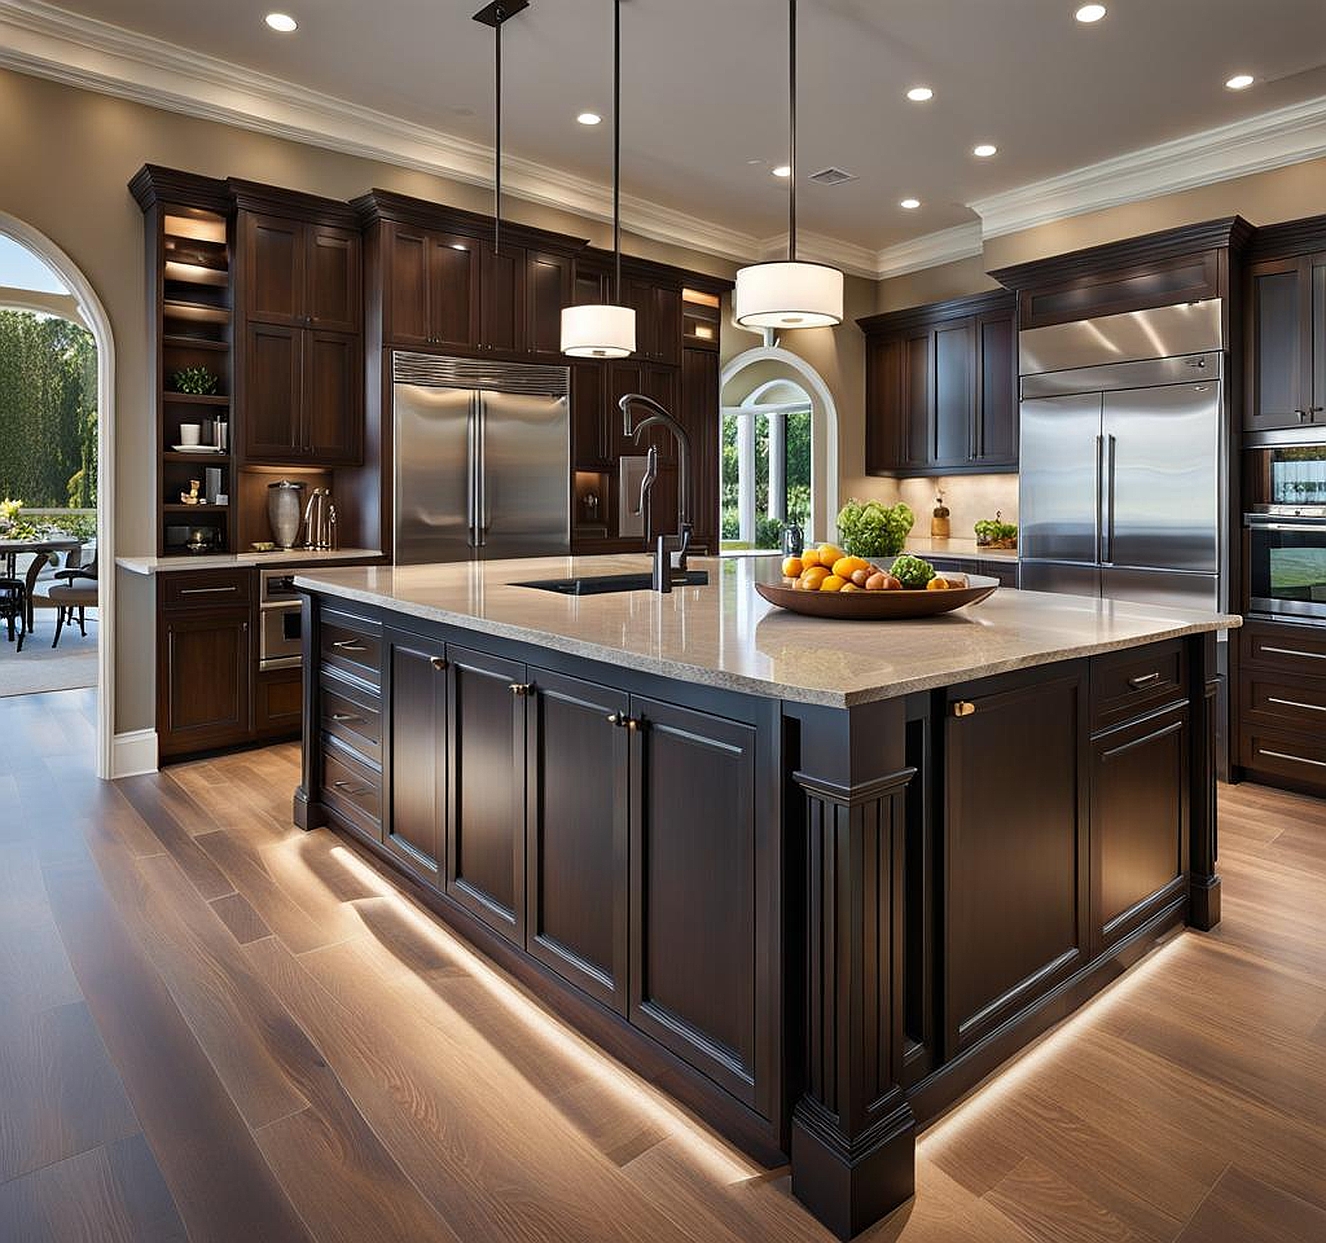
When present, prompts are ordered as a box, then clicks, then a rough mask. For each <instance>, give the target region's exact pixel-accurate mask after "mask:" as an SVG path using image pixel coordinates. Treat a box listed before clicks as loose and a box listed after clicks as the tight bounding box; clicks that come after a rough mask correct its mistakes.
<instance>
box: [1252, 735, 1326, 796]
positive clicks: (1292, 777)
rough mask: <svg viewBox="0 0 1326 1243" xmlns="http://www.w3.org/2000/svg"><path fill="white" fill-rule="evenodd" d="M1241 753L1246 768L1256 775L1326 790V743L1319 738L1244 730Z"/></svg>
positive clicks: (1325, 740)
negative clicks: (1270, 776)
mask: <svg viewBox="0 0 1326 1243" xmlns="http://www.w3.org/2000/svg"><path fill="white" fill-rule="evenodd" d="M1240 750H1241V752H1242V755H1241V759H1242V761H1243V766H1244V767H1245V768H1248V769H1252V770H1253V771H1254V772H1256V773H1266V774H1268V775H1272V776H1276V777H1283V778H1285V779H1287V780H1289V781H1294V782H1298V783H1299V784H1303V785H1315V786H1317V787H1320V788H1326V739H1323V738H1322V737H1321V736H1320V735H1318V737H1317V738H1313V739H1308V738H1304V737H1302V736H1301V735H1295V734H1281V733H1278V732H1275V731H1272V730H1261V729H1256V728H1253V729H1245V730H1244V731H1243V735H1242V745H1241V747H1240Z"/></svg>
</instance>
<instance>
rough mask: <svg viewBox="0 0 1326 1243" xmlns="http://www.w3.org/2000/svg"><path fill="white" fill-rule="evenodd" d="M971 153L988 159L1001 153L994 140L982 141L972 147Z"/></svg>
mask: <svg viewBox="0 0 1326 1243" xmlns="http://www.w3.org/2000/svg"><path fill="white" fill-rule="evenodd" d="M971 153H972V155H974V156H976V158H977V159H980V160H988V159H989V158H990V157H991V156H992V155H997V154H998V153H999V148H998V147H996V146H995V145H994V143H992V142H982V143H978V144H977V145H976V146H974V147H973V148H972V149H971Z"/></svg>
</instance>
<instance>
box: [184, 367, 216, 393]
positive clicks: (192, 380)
mask: <svg viewBox="0 0 1326 1243" xmlns="http://www.w3.org/2000/svg"><path fill="white" fill-rule="evenodd" d="M172 378H173V380H174V382H175V391H176V392H177V393H187V394H189V395H190V396H192V397H211V396H213V395H214V394H215V393H216V390H217V388H218V386H219V384H220V381H219V380H218V378H217V376H216V373H215V372H213V371H211V370H210V369H209V368H207V367H185V368H184V369H183V370H182V371H177V372H176V373H175V375H174V376H173V377H172Z"/></svg>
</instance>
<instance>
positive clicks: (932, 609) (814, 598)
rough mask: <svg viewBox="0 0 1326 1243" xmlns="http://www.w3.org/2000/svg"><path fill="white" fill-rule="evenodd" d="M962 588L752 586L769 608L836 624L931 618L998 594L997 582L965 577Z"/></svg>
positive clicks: (774, 584)
mask: <svg viewBox="0 0 1326 1243" xmlns="http://www.w3.org/2000/svg"><path fill="white" fill-rule="evenodd" d="M967 583H968V586H966V587H949V588H947V589H945V590H943V591H924V590H923V591H849V592H846V593H845V594H844V593H843V592H841V591H795V590H793V589H792V588H791V587H785V586H783V585H782V584H781V583H756V584H755V590H756V591H758V592H759V593H760V595H762V596H763V597H764V598H765V599H766V600H768V601H769V603H770V604H776V605H778V607H779V608H783V609H787V610H788V611H789V612H791V613H801V614H803V615H804V616H806V617H831V618H834V619H835V620H837V621H902V620H904V619H906V618H908V617H935V616H937V615H938V614H940V613H951V612H953V610H954V609H960V608H963V607H964V606H966V605H968V604H979V603H980V602H981V601H982V600H984V599H985V598H986V597H987V596H990V595H993V594H994V592H996V591H998V590H999V580H998V579H997V578H986V577H984V576H983V575H980V574H968V575H967Z"/></svg>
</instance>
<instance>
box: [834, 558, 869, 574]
mask: <svg viewBox="0 0 1326 1243" xmlns="http://www.w3.org/2000/svg"><path fill="white" fill-rule="evenodd" d="M867 564H868V563H867V562H865V561H863V560H862V559H861V558H860V557H839V558H838V560H837V561H835V562H834V563H833V572H834V573H835V574H836V575H837V576H838V577H839V578H851V577H852V575H853V574H855V573H856V572H857V570H864V569H866V568H867Z"/></svg>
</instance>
